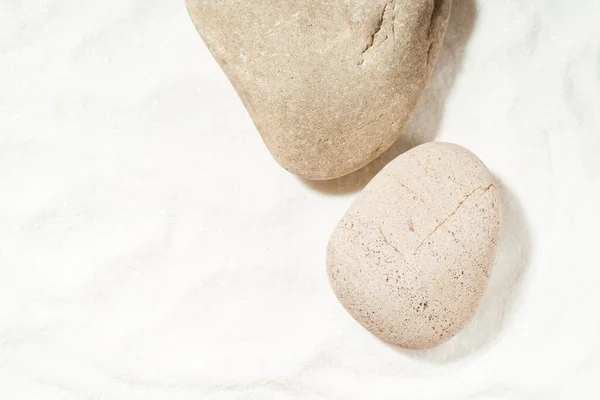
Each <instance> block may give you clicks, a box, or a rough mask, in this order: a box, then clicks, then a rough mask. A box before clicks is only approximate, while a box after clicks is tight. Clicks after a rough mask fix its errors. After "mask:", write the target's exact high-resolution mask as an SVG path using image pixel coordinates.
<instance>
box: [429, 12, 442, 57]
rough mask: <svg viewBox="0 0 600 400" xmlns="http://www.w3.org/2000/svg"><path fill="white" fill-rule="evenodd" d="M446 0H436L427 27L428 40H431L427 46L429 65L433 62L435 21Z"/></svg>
mask: <svg viewBox="0 0 600 400" xmlns="http://www.w3.org/2000/svg"><path fill="white" fill-rule="evenodd" d="M443 1H444V0H434V2H433V9H432V10H431V15H430V16H429V26H428V27H427V41H428V42H429V47H428V48H427V65H430V64H431V51H432V50H433V40H432V37H433V36H434V35H433V33H434V32H433V31H434V23H433V21H434V20H435V19H436V18H437V16H438V15H439V13H440V11H441V9H442V6H441V5H442V2H443Z"/></svg>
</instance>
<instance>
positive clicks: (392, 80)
mask: <svg viewBox="0 0 600 400" xmlns="http://www.w3.org/2000/svg"><path fill="white" fill-rule="evenodd" d="M186 3H187V7H188V10H189V13H190V15H191V18H192V21H193V23H194V25H195V26H196V29H197V30H198V32H199V33H200V35H201V37H202V38H203V40H204V42H205V43H206V45H207V47H208V49H209V50H210V51H211V53H212V54H213V56H214V57H215V59H216V60H217V61H218V63H219V64H220V66H221V68H222V69H223V70H224V72H225V73H226V74H227V76H228V77H229V80H230V81H231V83H232V84H233V86H234V88H235V89H236V91H237V93H238V95H239V96H240V98H241V100H242V102H243V103H244V105H245V107H246V108H247V110H248V112H249V114H250V116H251V117H252V119H253V121H254V123H255V125H256V127H257V129H258V131H259V132H260V134H261V136H262V138H263V140H264V142H265V144H266V145H267V147H268V148H269V150H270V151H271V153H272V154H273V156H274V157H275V159H276V160H277V161H278V162H279V164H280V165H282V166H283V167H284V168H286V169H287V170H288V171H290V172H292V173H294V174H296V175H299V176H301V177H304V178H307V179H315V180H318V179H332V178H336V177H339V176H342V175H345V174H348V173H350V172H352V171H354V170H356V169H358V168H360V167H362V166H364V165H366V164H368V163H369V162H370V161H372V160H374V159H375V158H376V157H378V156H379V155H380V154H381V153H383V152H384V151H385V150H386V149H387V148H388V147H390V146H391V145H392V144H393V143H394V141H396V139H397V138H398V136H399V134H400V133H401V132H402V128H403V127H404V125H405V123H406V122H407V120H408V118H409V116H410V115H411V113H412V112H413V111H414V109H415V108H416V105H417V102H418V100H419V97H420V96H421V93H422V92H423V90H424V88H425V86H426V84H427V81H428V80H429V77H430V75H431V72H432V70H433V67H434V64H435V60H436V59H437V55H438V52H439V49H440V45H441V42H442V38H443V36H444V32H445V30H446V26H447V23H448V18H449V14H450V7H451V0H402V1H399V0H370V1H363V0H361V1H358V0H350V1H348V0H328V1H324V0H319V1H315V0H296V1H285V2H273V1H271V0H254V1H218V0H186Z"/></svg>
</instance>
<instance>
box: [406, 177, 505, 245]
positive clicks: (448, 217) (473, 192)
mask: <svg viewBox="0 0 600 400" xmlns="http://www.w3.org/2000/svg"><path fill="white" fill-rule="evenodd" d="M491 188H494V189H495V188H496V186H495V185H494V184H493V183H492V184H490V185H488V186H479V187H477V188H475V189H473V191H472V192H471V193H469V194H467V195H466V196H465V197H464V198H463V199H462V200H461V201H459V202H458V205H457V206H456V208H455V209H454V211H452V212H451V213H450V215H448V216H447V217H446V218H444V220H443V221H442V222H440V223H439V224H437V226H436V227H435V228H434V229H433V230H432V231H431V232H430V233H429V234H428V235H427V236H425V239H423V241H422V242H421V243H420V244H419V245H418V246H417V248H416V249H415V251H413V255H415V254H417V251H419V249H420V248H421V246H423V245H424V244H425V242H426V241H427V240H428V239H429V238H431V236H433V234H434V233H435V232H436V231H437V230H438V229H439V228H441V227H442V225H444V224H445V223H446V222H447V221H448V220H449V219H450V218H452V216H453V215H454V214H456V213H457V212H458V210H459V209H460V208H461V207H462V205H463V204H464V203H465V202H466V201H467V200H468V199H469V197H471V196H472V195H473V194H475V192H477V191H479V190H483V193H486V192H487V191H488V190H490V189H491Z"/></svg>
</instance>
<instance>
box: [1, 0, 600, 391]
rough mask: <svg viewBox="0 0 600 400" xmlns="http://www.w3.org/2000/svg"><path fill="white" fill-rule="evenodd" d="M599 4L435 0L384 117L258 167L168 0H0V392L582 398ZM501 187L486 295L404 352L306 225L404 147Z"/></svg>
mask: <svg viewBox="0 0 600 400" xmlns="http://www.w3.org/2000/svg"><path fill="white" fill-rule="evenodd" d="M599 15H600V2H599V1H595V0H585V1H584V0H581V1H577V2H573V1H567V0H530V1H526V2H525V1H519V0H504V1H484V0H478V1H475V0H456V2H455V6H454V10H453V16H452V19H451V22H450V27H449V32H448V35H447V38H446V41H445V45H444V48H443V50H442V54H441V57H440V60H439V64H438V67H437V69H436V72H435V75H434V78H433V80H432V82H431V84H430V87H429V89H428V91H427V92H426V94H425V96H424V99H423V102H422V104H421V107H420V108H419V111H418V112H417V114H416V115H415V117H414V118H413V120H412V122H411V123H410V126H409V127H408V129H407V132H406V135H405V136H404V137H403V138H402V139H401V140H400V141H399V142H398V143H397V144H396V145H395V146H394V147H393V148H392V149H391V150H390V151H388V152H387V153H386V154H385V155H384V156H383V157H382V159H380V160H378V161H377V162H375V163H374V164H371V165H370V166H368V167H366V168H365V169H363V170H361V171H359V172H357V173H354V174H352V175H350V176H348V177H345V178H342V179H339V180H337V181H333V182H327V183H318V184H314V183H307V182H303V181H301V180H299V179H297V178H295V177H294V176H292V175H290V174H288V173H287V172H285V171H284V170H282V169H281V168H279V167H278V165H277V164H276V163H275V161H273V159H272V158H271V156H270V154H269V153H268V151H267V150H266V148H265V147H264V145H263V144H262V141H261V139H260V136H259V135H258V134H257V132H256V131H255V128H254V126H253V124H252V122H251V120H250V119H249V117H248V115H247V113H246V111H245V110H244V108H243V106H242V104H241V102H240V101H239V99H238V98H237V96H236V94H235V92H234V90H233V89H232V87H231V85H230V84H229V82H228V81H227V79H226V77H225V76H224V75H223V73H222V72H221V71H220V69H219V68H218V66H217V64H216V62H215V61H214V60H213V59H212V58H211V56H210V54H209V53H208V51H207V50H206V48H205V47H204V45H203V44H202V42H201V40H200V38H199V36H198V35H197V34H196V32H195V30H194V28H193V26H192V24H191V22H190V21H189V18H188V16H187V13H186V10H185V7H184V2H183V1H182V0H181V1H173V0H155V1H150V0H144V1H142V0H119V1H116V0H112V1H85V2H84V1H79V0H55V1H51V0H48V1H41V0H30V1H17V0H0V304H1V305H0V398H2V399H7V400H8V399H10V400H17V399H45V400H51V399H61V400H62V399H65V400H66V399H105V400H107V399H111V400H112V399H129V400H134V399H144V400H152V399H170V400H179V399H209V400H210V399H239V398H243V399H265V398H269V399H284V400H285V399H346V398H349V399H350V398H356V399H379V398H395V399H418V400H420V399H457V400H464V399H486V400H487V399H494V400H498V399H540V400H541V399H543V400H548V399H592V398H600V383H599V381H598V377H599V376H600V344H599V338H600V312H599V311H598V310H599V307H600V289H599V287H600V261H599V260H598V256H597V248H598V239H599V238H600V235H599V234H598V231H597V227H598V226H599V224H600V213H599V212H598V206H599V205H600V157H599V156H598V154H599V152H600V24H598V22H597V19H598V16H599ZM430 140H442V141H451V142H455V143H459V144H461V145H463V146H465V147H467V148H469V149H471V150H472V151H474V152H475V153H476V154H478V155H479V156H480V157H481V159H483V160H484V161H485V162H486V163H487V165H488V166H489V167H490V169H491V170H492V172H493V173H494V174H495V176H496V177H497V178H498V180H499V181H500V182H501V186H502V188H503V190H504V194H505V196H504V211H505V214H504V217H505V220H504V231H503V238H502V243H501V247H500V253H499V257H498V260H497V265H496V267H495V271H494V275H493V279H492V282H491V285H490V288H489V291H488V293H487V295H486V298H485V300H484V303H483V306H482V308H481V310H480V312H479V313H478V314H477V316H476V318H475V319H474V320H473V321H472V323H471V324H470V325H469V326H468V328H467V329H466V330H465V331H464V332H463V333H461V334H460V335H458V336H457V337H455V338H454V339H453V340H451V341H450V342H448V343H447V344H445V345H444V346H442V347H440V348H438V349H435V350H432V351H427V352H406V351H401V350H398V349H395V348H392V347H390V346H388V345H386V344H384V343H382V342H380V341H378V340H377V339H375V338H374V337H373V336H371V335H370V334H369V333H368V332H366V331H365V330H364V329H362V328H361V327H360V326H359V325H358V324H357V323H355V322H354V321H353V320H352V319H351V318H350V317H349V316H348V315H347V314H346V312H345V311H344V310H343V309H342V307H341V306H340V305H339V303H338V302H337V300H336V299H335V297H334V295H333V294H332V292H331V290H330V289H329V286H328V282H327V278H326V274H325V265H324V254H325V246H326V243H327V240H328V237H329V234H330V233H331V231H332V229H333V227H334V226H335V224H336V222H337V221H338V220H339V219H340V218H341V216H342V215H343V213H344V212H345V210H346V208H347V207H348V206H349V205H350V203H351V202H352V200H353V198H354V197H355V196H356V193H357V191H359V190H360V189H361V188H362V187H363V186H364V184H366V182H368V181H369V179H370V178H371V177H372V176H373V174H374V173H376V171H377V170H378V169H379V168H381V166H382V165H384V164H385V162H386V161H389V160H390V159H392V158H393V157H394V156H396V155H397V154H399V153H400V152H402V151H403V150H405V149H407V148H409V147H410V146H413V145H415V144H418V143H421V142H424V141H430Z"/></svg>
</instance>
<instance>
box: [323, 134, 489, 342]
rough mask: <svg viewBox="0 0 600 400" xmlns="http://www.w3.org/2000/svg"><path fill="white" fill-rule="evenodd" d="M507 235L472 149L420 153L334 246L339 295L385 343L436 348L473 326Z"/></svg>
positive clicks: (388, 178)
mask: <svg viewBox="0 0 600 400" xmlns="http://www.w3.org/2000/svg"><path fill="white" fill-rule="evenodd" d="M499 232H500V201H499V195H498V189H497V188H496V186H495V184H494V179H493V177H492V175H491V174H490V172H489V171H488V170H487V168H486V167H485V165H484V164H483V163H482V162H481V161H480V160H479V159H478V158H477V157H476V156H475V155H474V154H472V153H471V152H469V151H468V150H466V149H464V148H462V147H460V146H457V145H454V144H448V143H428V144H424V145H421V146H418V147H416V148H414V149H412V150H410V151H408V152H406V153H404V154H402V155H400V156H399V157H398V158H396V159H395V160H393V161H392V162H391V163H389V164H388V165H387V166H386V167H385V168H384V169H383V170H382V171H381V172H380V173H379V174H378V175H377V176H376V177H375V178H374V179H373V180H372V181H371V182H370V183H369V184H368V185H367V186H366V187H365V189H364V191H363V192H362V193H361V194H360V195H359V196H358V198H357V199H356V201H355V202H354V203H353V204H352V206H351V207H350V209H349V210H348V212H347V213H346V215H345V216H344V217H343V218H342V220H341V221H340V223H339V224H338V226H337V227H336V229H335V231H334V232H333V234H332V236H331V239H330V241H329V246H328V249H327V272H328V275H329V280H330V283H331V287H332V288H333V291H334V292H335V294H336V296H337V297H338V299H339V300H340V302H341V303H342V305H343V306H344V307H345V308H346V310H347V311H348V312H349V313H350V315H352V316H353V317H354V318H355V319H356V320H357V321H358V322H359V323H360V324H362V325H363V326H364V327H365V328H366V329H368V330H369V331H370V332H372V333H373V334H374V335H376V336H377V337H379V338H380V339H382V340H384V341H386V342H389V343H392V344H395V345H398V346H401V347H405V348H411V349H426V348H431V347H435V346H437V345H439V344H441V343H443V342H445V341H446V340H448V339H450V338H451V337H452V336H454V335H455V334H456V333H458V332H459V331H460V330H461V329H462V328H463V327H464V326H465V325H466V324H467V322H468V321H469V320H470V319H471V318H472V316H473V315H474V314H475V311H476V309H477V307H478V305H479V303H480V300H481V298H482V296H483V294H484V291H485V289H486V286H487V283H488V280H489V278H490V273H491V268H492V264H493V261H494V257H495V254H496V247H497V244H498V239H499Z"/></svg>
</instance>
